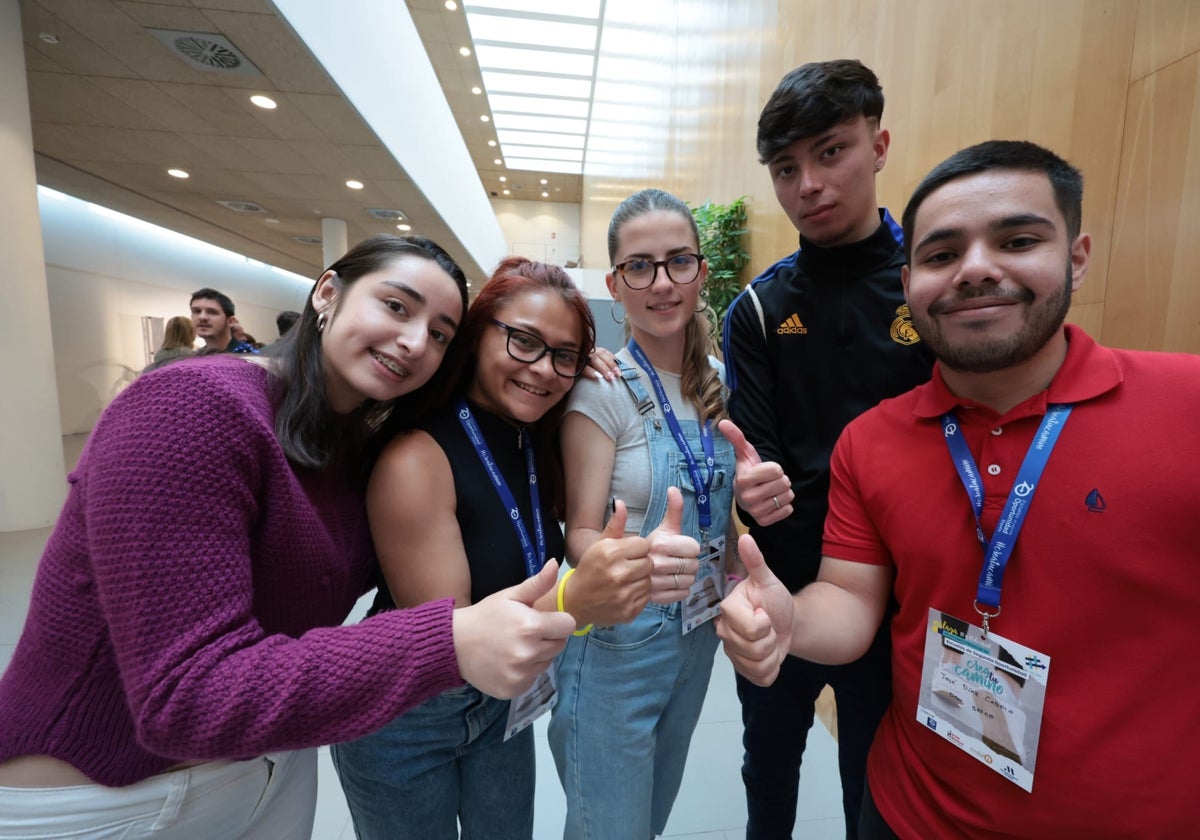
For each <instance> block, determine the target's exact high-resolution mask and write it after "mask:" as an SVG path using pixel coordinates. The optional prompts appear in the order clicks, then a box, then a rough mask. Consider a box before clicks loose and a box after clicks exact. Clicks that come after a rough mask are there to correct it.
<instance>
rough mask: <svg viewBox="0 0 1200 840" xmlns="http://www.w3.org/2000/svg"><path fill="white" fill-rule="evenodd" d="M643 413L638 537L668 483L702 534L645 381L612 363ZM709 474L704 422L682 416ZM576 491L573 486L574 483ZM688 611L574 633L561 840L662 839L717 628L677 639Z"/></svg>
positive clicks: (722, 486) (561, 705) (726, 489)
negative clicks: (643, 481)
mask: <svg viewBox="0 0 1200 840" xmlns="http://www.w3.org/2000/svg"><path fill="white" fill-rule="evenodd" d="M617 364H618V365H619V366H620V368H621V373H622V376H623V377H624V379H625V383H626V385H627V386H628V390H629V392H630V395H631V396H632V399H633V401H634V403H635V404H636V405H637V407H638V410H639V412H640V413H641V414H642V417H643V423H644V427H645V432H646V438H647V441H648V444H649V457H650V461H651V468H650V473H651V492H650V503H649V505H648V506H647V510H646V518H645V520H644V521H643V524H642V530H641V535H642V536H646V535H647V534H649V533H650V532H651V531H653V530H654V529H655V528H657V527H658V525H659V523H660V522H661V521H662V518H663V516H664V515H665V513H666V509H667V488H668V487H670V486H675V487H678V488H679V489H680V490H681V491H682V492H683V501H684V505H683V533H686V534H690V535H691V536H693V537H695V538H696V539H697V540H698V541H700V542H703V540H701V539H700V526H699V514H698V512H697V509H696V494H695V489H694V488H693V486H692V481H691V478H690V476H689V474H688V469H687V465H686V462H685V460H684V458H683V455H682V454H681V453H680V451H679V447H678V445H677V444H676V443H675V438H674V437H673V436H672V435H671V431H670V429H669V428H668V426H667V424H666V423H665V422H664V421H663V420H662V418H661V416H660V415H659V413H658V412H657V411H656V410H655V407H654V402H653V400H652V399H651V397H650V394H649V392H648V390H647V387H646V386H647V383H646V380H645V376H644V374H642V373H641V372H640V371H639V370H637V369H636V368H632V367H630V366H629V365H627V364H626V363H625V362H624V361H623V360H622V359H620V358H618V359H617ZM680 426H681V427H682V429H683V432H684V435H685V437H686V438H687V440H688V445H689V446H690V447H691V449H692V453H693V454H694V455H695V456H696V457H697V459H698V460H699V461H700V463H701V465H702V466H701V472H702V473H703V472H704V467H703V462H704V450H703V449H702V448H701V444H700V425H699V424H698V423H696V422H695V421H688V420H680ZM713 444H714V449H715V456H716V457H715V463H714V467H713V478H712V486H711V488H710V496H711V498H712V527H711V528H710V529H709V536H710V537H723V536H725V535H726V533H727V531H728V528H729V517H730V515H731V511H732V505H733V471H734V452H733V446H732V445H731V444H730V443H729V442H728V441H727V440H725V438H724V437H723V436H721V434H720V433H719V432H717V430H716V429H715V428H714V429H713ZM567 492H570V488H567ZM682 625H683V621H682V617H681V604H680V603H679V602H676V603H674V604H668V605H660V604H648V605H647V606H646V608H645V609H644V610H642V612H641V614H640V615H639V616H638V617H637V618H635V619H634V620H633V621H632V622H631V623H629V624H623V625H618V626H616V627H612V628H601V627H597V628H595V629H593V630H592V632H591V633H589V634H588V635H586V636H578V637H574V638H572V639H571V640H570V641H569V642H568V643H567V648H566V650H565V651H563V653H562V654H561V656H560V659H559V666H558V690H559V698H558V704H557V705H556V706H555V708H554V715H553V718H552V719H551V722H550V749H551V751H552V752H553V754H554V761H555V764H556V765H557V766H558V774H559V778H560V779H561V780H562V783H563V790H564V791H565V792H566V797H567V824H566V830H565V832H564V834H563V837H564V840H576V838H592V840H611V838H617V837H621V838H625V837H628V838H645V837H650V836H652V835H653V834H661V833H662V832H663V829H664V827H665V825H666V822H667V817H668V816H669V814H670V812H671V806H672V805H673V804H674V802H675V795H676V793H678V791H679V784H680V781H681V779H682V777H683V767H684V764H685V762H686V760H687V752H688V746H689V744H690V742H691V738H692V732H693V731H694V730H695V728H696V722H697V721H698V720H699V718H700V708H701V706H702V705H703V704H704V695H705V693H706V692H707V691H708V680H709V676H710V674H711V673H712V664H713V655H714V653H715V652H716V648H717V637H716V631H715V628H714V626H713V623H712V622H711V621H710V622H708V623H706V624H704V625H702V626H700V627H697V628H696V629H695V630H693V631H692V632H691V633H689V634H688V635H686V636H684V635H683V632H682Z"/></svg>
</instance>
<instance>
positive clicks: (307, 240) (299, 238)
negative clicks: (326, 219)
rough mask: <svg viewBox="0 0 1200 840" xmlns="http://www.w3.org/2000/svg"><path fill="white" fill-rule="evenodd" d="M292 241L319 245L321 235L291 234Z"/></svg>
mask: <svg viewBox="0 0 1200 840" xmlns="http://www.w3.org/2000/svg"><path fill="white" fill-rule="evenodd" d="M292 241H293V242H299V243H300V244H301V245H320V244H321V237H319V236H293V237H292Z"/></svg>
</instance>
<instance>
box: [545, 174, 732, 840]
mask: <svg viewBox="0 0 1200 840" xmlns="http://www.w3.org/2000/svg"><path fill="white" fill-rule="evenodd" d="M699 250H700V248H699V236H698V233H697V230H696V223H695V221H694V220H693V219H692V215H691V213H690V211H689V210H688V208H687V206H686V205H685V204H684V203H683V202H681V201H680V200H679V199H677V198H675V197H674V196H672V195H670V194H669V193H665V192H662V191H661V190H643V191H642V192H639V193H636V194H635V195H633V196H630V197H629V198H628V199H626V200H625V201H624V202H622V203H621V205H620V206H619V207H618V208H617V210H616V213H615V214H614V216H613V219H612V222H611V223H610V225H609V229H608V251H609V257H610V259H611V260H612V263H613V268H612V271H611V272H610V273H609V274H608V276H607V282H608V288H609V291H610V292H611V294H612V296H613V298H614V304H613V313H614V318H616V317H617V305H618V304H620V305H621V306H622V307H623V308H624V311H625V318H626V324H627V330H628V333H629V336H630V342H629V344H628V345H627V346H626V347H625V348H624V349H622V350H621V351H620V352H619V353H618V354H617V364H618V366H619V368H620V375H619V376H618V377H617V378H616V379H615V380H612V381H608V380H605V381H599V382H597V381H592V380H586V381H581V382H580V383H579V385H578V386H577V387H576V389H575V391H574V392H573V393H572V395H571V397H570V399H569V402H568V405H567V415H566V417H565V418H564V420H563V458H564V467H565V473H566V477H567V520H566V521H567V558H568V560H569V561H570V560H573V559H574V558H577V557H580V556H582V555H583V553H584V552H585V551H586V550H587V549H588V548H589V547H590V546H591V545H592V544H593V543H594V542H595V541H596V540H597V539H598V538H600V536H601V533H602V532H601V529H602V528H604V527H605V522H606V519H607V516H608V513H609V511H610V510H611V508H610V499H613V498H615V499H620V500H623V501H624V502H625V503H626V504H627V505H628V517H629V518H628V522H627V525H626V530H627V532H634V533H640V534H641V535H642V536H643V537H645V538H647V539H648V540H649V541H650V544H651V546H650V556H651V558H652V559H653V561H654V569H653V574H652V578H651V581H652V583H651V597H650V603H649V604H647V606H646V607H645V609H644V610H642V612H641V614H640V615H639V616H638V617H637V618H635V619H634V620H633V621H632V622H631V623H629V624H623V625H617V626H613V627H599V626H598V627H596V628H594V629H593V630H592V631H591V632H590V633H589V634H587V635H585V636H577V637H575V638H573V639H571V640H570V641H569V642H568V643H567V649H566V650H565V651H564V652H563V654H562V656H561V658H560V662H559V668H558V686H559V694H560V697H559V702H558V705H557V706H556V707H555V708H554V712H553V715H554V716H553V719H552V721H551V723H550V747H551V750H552V751H553V753H554V760H555V763H556V764H557V765H558V773H559V777H560V779H561V780H562V783H563V788H564V790H565V792H566V796H567V823H566V830H565V832H564V837H565V838H568V840H575V838H596V839H597V840H611V838H618V837H619V838H629V840H642V838H648V837H652V836H653V835H656V834H661V833H662V831H663V829H664V828H665V826H666V822H667V817H668V816H669V814H670V811H671V806H672V804H673V803H674V801H675V796H676V794H677V792H678V790H679V785H680V781H681V779H682V776H683V767H684V763H685V761H686V759H687V752H688V746H689V743H690V741H691V737H692V732H693V731H694V729H695V727H696V722H697V720H698V719H699V717H700V707H701V706H702V705H703V702H704V695H705V692H706V691H707V690H708V680H709V675H710V673H711V671H712V663H713V654H714V652H715V651H716V647H717V637H716V633H715V630H714V628H713V623H712V620H711V619H712V617H713V615H714V613H715V612H716V604H717V602H718V600H719V598H720V593H721V592H722V591H723V588H724V587H723V584H724V579H725V571H726V569H725V562H724V561H725V553H726V552H727V551H728V552H732V550H733V544H734V539H733V538H732V536H733V534H732V530H731V529H732V524H731V511H732V494H733V475H734V452H733V448H732V446H731V445H730V444H729V443H728V441H726V440H725V439H724V437H722V436H721V434H720V433H719V432H718V431H717V429H716V424H717V421H718V420H719V419H721V418H722V417H724V416H725V409H724V404H723V399H722V385H721V381H720V375H719V363H718V362H716V360H715V359H712V358H711V357H710V355H709V351H710V350H711V348H712V339H711V325H710V321H709V319H708V317H707V315H708V313H706V312H705V310H706V309H707V301H706V300H705V299H704V297H703V296H702V295H701V290H702V287H703V285H704V280H705V275H706V273H707V265H706V263H705V262H704V259H703V257H702V256H701V255H700V253H699ZM669 488H678V490H676V489H669ZM680 493H681V494H682V501H683V510H682V527H680V528H678V529H675V528H670V527H664V526H663V525H660V524H659V523H660V520H662V519H663V517H664V514H665V513H666V512H667V510H668V507H669V506H670V507H674V506H675V505H677V504H678V502H679V498H678V497H679V495H680ZM669 500H670V501H669ZM668 519H670V517H668ZM664 525H665V523H664ZM679 532H681V533H679Z"/></svg>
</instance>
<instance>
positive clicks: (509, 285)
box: [332, 257, 651, 840]
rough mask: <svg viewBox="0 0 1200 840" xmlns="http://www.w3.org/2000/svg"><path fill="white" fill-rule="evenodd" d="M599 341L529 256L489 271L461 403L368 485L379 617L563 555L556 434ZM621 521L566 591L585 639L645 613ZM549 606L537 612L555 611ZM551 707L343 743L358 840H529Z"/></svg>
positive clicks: (449, 700)
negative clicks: (586, 628) (536, 727)
mask: <svg viewBox="0 0 1200 840" xmlns="http://www.w3.org/2000/svg"><path fill="white" fill-rule="evenodd" d="M594 336H595V327H594V324H593V323H592V315H591V310H590V309H589V308H588V305H587V301H586V299H585V298H584V296H583V294H582V293H581V292H580V291H579V290H578V289H577V288H576V287H575V286H574V285H573V284H572V282H571V280H570V278H569V277H567V275H566V273H565V272H564V271H563V270H562V269H561V268H558V267H556V266H551V265H546V264H543V263H537V262H531V261H529V260H527V259H524V258H521V257H513V258H510V259H507V260H505V261H503V262H502V263H500V265H499V266H498V267H497V268H496V270H495V272H494V273H493V274H492V276H491V279H490V280H489V281H488V282H487V284H486V285H485V286H484V287H483V289H482V290H481V291H480V292H479V295H478V297H477V298H476V299H475V302H474V303H473V304H472V305H471V308H470V311H469V313H468V315H467V319H466V322H465V324H464V325H463V328H462V330H461V331H460V333H459V338H458V340H459V341H463V342H465V343H466V345H467V346H469V347H470V348H471V350H472V352H471V359H470V365H469V366H470V374H469V377H468V379H467V381H466V382H465V384H464V387H463V388H462V389H461V390H460V391H458V392H457V393H456V395H455V396H454V397H452V398H451V399H450V400H449V401H447V403H446V404H445V405H443V406H442V407H441V408H440V409H438V410H437V411H436V412H435V413H434V414H433V416H432V417H431V418H430V419H429V420H428V421H426V422H425V423H423V424H422V426H421V428H420V429H419V430H414V431H411V432H407V433H404V434H401V435H400V436H399V437H397V438H396V439H395V440H393V441H392V442H391V443H389V444H388V446H387V448H386V449H385V450H384V452H383V455H382V456H381V458H380V459H379V462H378V464H377V465H376V467H375V471H374V473H373V474H372V476H371V483H370V486H369V488H368V492H367V505H368V513H369V515H370V522H371V533H372V536H373V537H374V540H375V546H376V550H377V552H378V555H379V561H380V565H381V567H382V571H383V576H384V579H385V582H386V585H384V586H381V587H380V590H379V595H378V597H377V598H376V600H375V605H374V607H373V608H372V611H371V612H372V614H374V613H378V612H380V611H381V610H388V609H394V608H395V607H396V606H397V605H398V606H400V607H408V606H413V605H416V604H421V603H424V602H426V601H430V600H434V599H437V598H445V597H453V598H454V603H455V606H456V607H459V608H461V607H465V606H467V605H469V604H473V603H478V602H479V601H481V600H483V599H484V598H486V597H488V596H489V595H491V594H492V593H494V592H497V591H499V590H501V589H504V588H506V587H509V586H513V585H514V584H517V583H519V582H520V581H522V580H524V579H525V578H527V577H530V576H532V575H536V574H537V573H538V571H539V570H540V569H541V568H542V564H543V563H545V562H546V559H547V558H549V557H562V556H563V550H564V545H563V535H562V531H561V529H560V528H559V527H558V524H557V523H558V522H559V521H560V520H561V518H562V511H563V504H564V482H563V475H562V463H561V457H560V455H559V452H558V446H559V442H558V437H559V423H560V420H561V418H562V410H563V400H564V398H565V397H566V396H567V394H568V393H570V391H571V388H572V387H573V386H574V385H575V383H576V381H577V377H578V376H579V375H580V374H581V373H582V372H583V370H584V368H585V366H586V365H587V362H588V358H589V355H590V352H591V349H592V346H593V344H594V341H595V338H594ZM621 509H622V511H623V510H624V507H623V506H621ZM623 521H624V517H623V515H622V516H621V517H614V518H613V523H614V524H613V526H612V527H611V528H610V529H609V533H608V534H606V537H607V538H605V539H601V540H599V541H598V542H596V543H595V544H593V546H592V547H591V548H590V549H589V550H588V552H586V553H585V554H584V556H583V558H582V559H581V560H580V561H579V562H578V564H577V565H576V568H575V570H574V571H573V572H572V574H571V577H570V578H569V579H567V578H564V579H563V580H562V582H561V583H560V585H559V588H558V590H559V592H561V594H562V602H563V603H564V604H565V606H564V608H565V609H567V610H568V611H569V612H570V613H571V614H572V616H574V618H575V621H576V624H577V625H579V626H583V625H585V624H588V623H593V622H601V623H616V622H621V621H628V620H630V619H632V618H633V617H634V616H636V615H637V614H638V612H640V610H641V609H642V607H643V606H645V604H646V600H647V598H648V597H649V591H650V569H651V560H650V558H649V557H648V556H647V551H648V544H647V542H646V540H644V539H641V538H640V537H624V533H623V528H622V527H620V525H621V524H622V523H623ZM435 557H436V558H438V560H437V562H436V563H431V562H430V558H435ZM556 595H557V593H547V595H546V596H545V597H544V598H543V604H542V606H543V607H544V608H546V609H549V610H553V609H555V608H556V606H558V604H557V603H556V602H557V601H558V598H557V597H556ZM553 691H554V689H553V683H552V682H551V680H550V679H549V676H548V675H547V677H546V678H545V679H544V680H540V681H539V682H538V683H537V684H535V686H534V687H533V688H532V689H531V690H530V691H529V692H528V693H527V694H525V695H523V696H522V697H520V698H518V699H516V700H513V701H511V702H510V701H508V700H502V699H498V698H495V697H492V696H489V695H488V694H487V693H485V692H484V691H481V690H480V689H478V688H475V687H473V686H470V685H467V686H463V687H461V688H454V689H451V690H449V691H446V692H444V693H442V694H440V695H438V696H437V697H435V698H433V699H432V700H429V701H427V702H426V703H424V704H423V705H421V706H419V707H418V708H416V709H413V710H411V711H409V712H406V713H405V714H403V715H401V716H400V717H398V718H396V719H395V720H394V721H392V722H391V723H390V724H388V725H387V726H385V727H384V728H383V729H380V730H378V731H376V732H373V733H371V734H369V735H366V736H364V737H362V738H359V739H357V740H355V741H350V742H347V743H343V744H335V745H334V747H333V751H332V752H333V760H334V764H335V766H336V768H337V772H338V777H339V778H340V779H341V783H342V788H343V790H344V791H345V793H346V799H347V801H348V802H349V805H350V814H351V816H352V817H353V818H354V830H355V833H356V835H357V837H358V838H359V840H384V838H387V840H403V838H419V840H442V838H456V837H458V836H459V829H460V828H461V830H462V836H463V837H491V838H497V840H505V838H513V840H516V838H529V837H531V836H532V834H533V803H534V777H535V771H534V743H533V730H532V729H531V728H529V727H528V724H529V723H530V722H532V720H533V718H534V717H535V716H536V715H537V714H538V713H539V712H541V711H545V710H547V709H548V708H549V707H548V705H547V704H548V703H549V702H551V699H552V696H553Z"/></svg>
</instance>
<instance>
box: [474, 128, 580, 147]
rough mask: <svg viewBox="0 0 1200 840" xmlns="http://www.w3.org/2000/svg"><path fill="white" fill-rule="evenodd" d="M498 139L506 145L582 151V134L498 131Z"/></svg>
mask: <svg viewBox="0 0 1200 840" xmlns="http://www.w3.org/2000/svg"><path fill="white" fill-rule="evenodd" d="M496 138H497V139H498V140H499V141H500V142H501V143H502V144H503V145H504V146H509V145H515V146H554V147H556V148H559V149H582V148H583V141H584V139H585V138H584V136H583V135H582V134H552V133H550V132H547V131H497V132H496Z"/></svg>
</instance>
